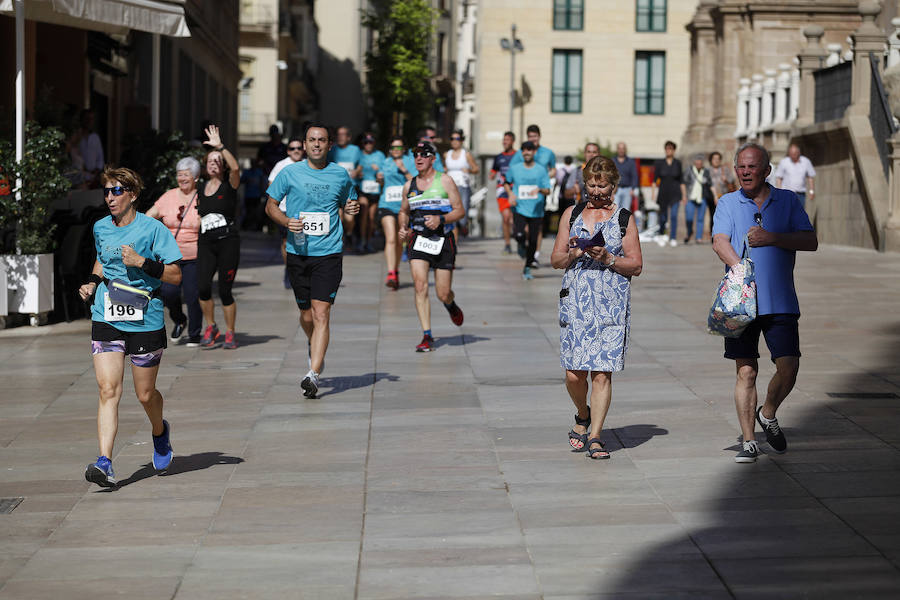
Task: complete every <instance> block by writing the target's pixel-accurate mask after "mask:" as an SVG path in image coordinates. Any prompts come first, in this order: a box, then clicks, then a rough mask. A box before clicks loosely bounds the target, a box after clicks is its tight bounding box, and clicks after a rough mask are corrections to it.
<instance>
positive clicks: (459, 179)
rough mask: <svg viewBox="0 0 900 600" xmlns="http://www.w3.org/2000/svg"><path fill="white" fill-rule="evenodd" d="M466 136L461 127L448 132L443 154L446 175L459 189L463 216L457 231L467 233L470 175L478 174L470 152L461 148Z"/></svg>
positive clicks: (476, 165)
mask: <svg viewBox="0 0 900 600" xmlns="http://www.w3.org/2000/svg"><path fill="white" fill-rule="evenodd" d="M465 139H466V136H465V135H463V131H462V129H454V130H453V133H452V134H450V149H449V150H447V154H445V155H444V162H445V163H446V165H447V175H449V176H450V177H451V178H452V179H453V183H455V184H456V189H458V190H459V199H460V200H461V201H462V205H463V218H462V219H460V221H459V232H460V233H461V234H462V235H463V236H465V235H468V227H469V198H471V196H472V188H471V185H472V182H471V176H472V175H477V174H478V163H476V162H475V159H474V158H472V153H471V152H469V151H468V150H466V149H465V148H463V141H465Z"/></svg>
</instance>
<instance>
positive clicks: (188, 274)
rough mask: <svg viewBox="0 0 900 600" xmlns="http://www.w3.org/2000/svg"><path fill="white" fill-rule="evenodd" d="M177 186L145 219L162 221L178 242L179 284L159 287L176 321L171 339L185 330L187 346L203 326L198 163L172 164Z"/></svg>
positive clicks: (191, 160) (197, 337) (196, 342)
mask: <svg viewBox="0 0 900 600" xmlns="http://www.w3.org/2000/svg"><path fill="white" fill-rule="evenodd" d="M175 171H176V179H177V181H178V187H177V188H173V189H171V190H169V191H167V192H166V193H165V194H163V195H162V196H160V197H159V200H157V201H156V203H155V204H154V205H153V206H152V207H151V208H150V210H148V211H147V216H149V217H153V218H154V219H159V220H160V221H162V222H163V225H165V226H166V227H167V228H168V229H169V231H171V232H172V235H174V236H175V241H176V242H177V243H178V249H179V250H181V255H182V256H183V257H184V258H183V259H182V260H180V261H179V262H178V264H179V265H181V273H182V278H181V285H171V284H168V283H163V284H162V286H161V287H160V293H161V294H162V298H163V302H164V303H165V305H166V307H167V308H168V309H169V316H170V317H172V321H174V322H175V326H174V327H173V328H172V336H171V338H170V339H171V340H172V341H173V342H178V340H179V339H180V338H181V336H182V334H183V333H184V329H185V326H187V331H188V343H187V345H188V346H199V345H200V330H201V328H202V327H203V313H202V312H201V310H200V300H199V298H200V296H199V291H198V287H197V240H198V238H199V236H200V213H199V212H197V180H198V178H199V177H200V162H199V161H198V160H197V159H196V158H192V157H190V156H188V157H186V158H182V159H181V160H179V161H178V164H176V165H175ZM182 293H183V294H184V301H185V303H186V304H187V313H188V314H187V317H185V316H184V311H183V310H182V308H181V296H182Z"/></svg>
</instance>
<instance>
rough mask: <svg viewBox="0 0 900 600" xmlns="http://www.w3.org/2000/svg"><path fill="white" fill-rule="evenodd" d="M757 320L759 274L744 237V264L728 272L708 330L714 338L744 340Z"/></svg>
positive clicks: (717, 298) (723, 279) (715, 301)
mask: <svg viewBox="0 0 900 600" xmlns="http://www.w3.org/2000/svg"><path fill="white" fill-rule="evenodd" d="M755 318H756V274H755V273H754V267H753V261H752V260H750V243H749V241H748V240H747V236H744V251H743V253H742V254H741V262H739V263H737V264H736V265H734V266H733V267H731V268H730V269H729V270H728V273H726V274H725V277H723V278H722V282H721V283H720V284H719V288H718V289H717V290H716V296H715V298H713V305H712V308H710V309H709V318H708V319H707V321H706V330H707V331H708V332H709V333H711V334H712V335H721V336H723V337H730V338H736V337H740V335H741V334H742V333H744V330H745V329H746V328H747V326H748V325H750V323H752V322H753V320H754V319H755Z"/></svg>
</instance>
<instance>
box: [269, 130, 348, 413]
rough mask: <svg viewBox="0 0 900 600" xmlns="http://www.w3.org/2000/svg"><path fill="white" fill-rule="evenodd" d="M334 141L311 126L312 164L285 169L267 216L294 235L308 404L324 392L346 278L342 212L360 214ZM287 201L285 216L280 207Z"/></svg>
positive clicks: (292, 268) (307, 142)
mask: <svg viewBox="0 0 900 600" xmlns="http://www.w3.org/2000/svg"><path fill="white" fill-rule="evenodd" d="M331 141H332V138H331V132H330V131H329V129H328V127H326V126H325V125H320V124H316V123H314V124H311V125H309V126H308V127H307V129H306V135H305V136H304V146H305V148H306V154H307V159H306V160H305V161H303V162H300V163H299V164H297V165H292V166H289V167H288V168H286V169H283V170H282V171H281V173H280V174H279V175H278V176H277V177H276V178H275V181H274V182H272V185H270V186H269V189H268V190H266V193H267V194H268V196H269V199H268V202H267V204H266V213H267V214H268V215H269V217H270V218H271V219H272V220H273V221H275V223H276V224H278V225H281V226H282V227H286V228H287V229H288V238H287V267H288V275H289V277H290V282H291V287H292V288H293V290H294V297H295V299H296V300H297V307H298V308H299V309H300V326H301V327H302V328H303V332H304V333H305V334H306V338H307V340H308V342H309V372H307V374H306V376H305V377H304V378H303V380H302V381H301V383H300V387H301V388H302V389H303V395H304V396H306V397H307V398H315V397H316V394H317V393H318V391H319V374H320V373H321V372H322V369H323V367H324V364H325V351H326V350H327V349H328V340H329V338H330V321H331V305H332V304H334V299H335V297H336V296H337V291H338V287H339V286H340V284H341V278H342V277H343V258H342V256H341V250H342V246H343V241H342V240H343V237H344V228H343V225H342V223H341V217H340V209H341V208H343V209H344V211H345V212H346V213H347V214H350V215H355V214H356V213H358V212H359V202H357V200H356V186H354V185H353V181H351V179H350V176H349V175H348V174H347V171H346V170H344V169H343V168H342V167H340V166H338V165H337V164H336V163H333V162H329V160H328V150H329V149H330V148H331ZM282 199H284V200H285V210H284V211H282V210H281V208H280V207H279V203H280V202H281V200H282Z"/></svg>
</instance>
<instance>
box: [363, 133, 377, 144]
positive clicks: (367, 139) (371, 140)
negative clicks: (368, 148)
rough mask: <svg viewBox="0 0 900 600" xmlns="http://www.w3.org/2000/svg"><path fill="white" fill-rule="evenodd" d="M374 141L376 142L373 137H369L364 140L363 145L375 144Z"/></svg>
mask: <svg viewBox="0 0 900 600" xmlns="http://www.w3.org/2000/svg"><path fill="white" fill-rule="evenodd" d="M374 141H375V138H374V137H372V136H371V135H367V136H366V137H364V138H363V143H364V144H367V143H369V142H374Z"/></svg>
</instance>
